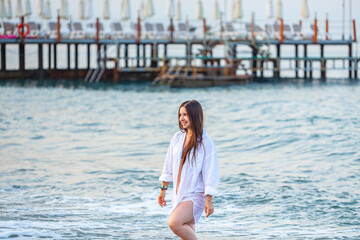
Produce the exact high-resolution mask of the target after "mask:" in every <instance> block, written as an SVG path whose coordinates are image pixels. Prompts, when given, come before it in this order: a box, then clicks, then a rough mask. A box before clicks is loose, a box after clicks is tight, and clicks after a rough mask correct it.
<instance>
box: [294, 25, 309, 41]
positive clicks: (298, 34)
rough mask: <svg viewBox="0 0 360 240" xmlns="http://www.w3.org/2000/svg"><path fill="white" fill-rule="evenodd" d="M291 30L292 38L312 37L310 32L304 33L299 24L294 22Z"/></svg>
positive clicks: (306, 38) (305, 38)
mask: <svg viewBox="0 0 360 240" xmlns="http://www.w3.org/2000/svg"><path fill="white" fill-rule="evenodd" d="M292 27H293V31H294V38H295V39H302V40H311V39H312V33H309V32H308V33H304V32H303V31H302V27H301V26H300V24H297V23H294V24H293V25H292Z"/></svg>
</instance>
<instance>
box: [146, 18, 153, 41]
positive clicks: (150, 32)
mask: <svg viewBox="0 0 360 240" xmlns="http://www.w3.org/2000/svg"><path fill="white" fill-rule="evenodd" d="M144 27H145V35H144V37H145V38H150V39H153V38H155V28H154V25H153V24H152V23H148V22H147V23H145V24H144Z"/></svg>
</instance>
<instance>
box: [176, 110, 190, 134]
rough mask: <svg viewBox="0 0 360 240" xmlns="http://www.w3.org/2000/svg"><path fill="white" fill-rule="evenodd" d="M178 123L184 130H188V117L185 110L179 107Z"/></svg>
mask: <svg viewBox="0 0 360 240" xmlns="http://www.w3.org/2000/svg"><path fill="white" fill-rule="evenodd" d="M179 121H180V123H181V125H182V126H183V128H184V129H188V128H190V126H191V122H190V118H189V115H188V114H187V111H186V108H185V107H181V108H180V112H179Z"/></svg>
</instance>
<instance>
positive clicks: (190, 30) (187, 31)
mask: <svg viewBox="0 0 360 240" xmlns="http://www.w3.org/2000/svg"><path fill="white" fill-rule="evenodd" d="M195 31H196V28H195V27H190V26H188V25H186V24H185V23H181V22H179V23H178V28H177V29H176V37H177V38H180V39H181V38H182V39H184V38H188V37H190V38H194V37H195Z"/></svg>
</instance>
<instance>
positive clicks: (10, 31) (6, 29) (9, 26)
mask: <svg viewBox="0 0 360 240" xmlns="http://www.w3.org/2000/svg"><path fill="white" fill-rule="evenodd" d="M3 25H4V26H3V33H4V35H14V34H17V32H15V28H16V25H15V24H14V23H11V22H3Z"/></svg>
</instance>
